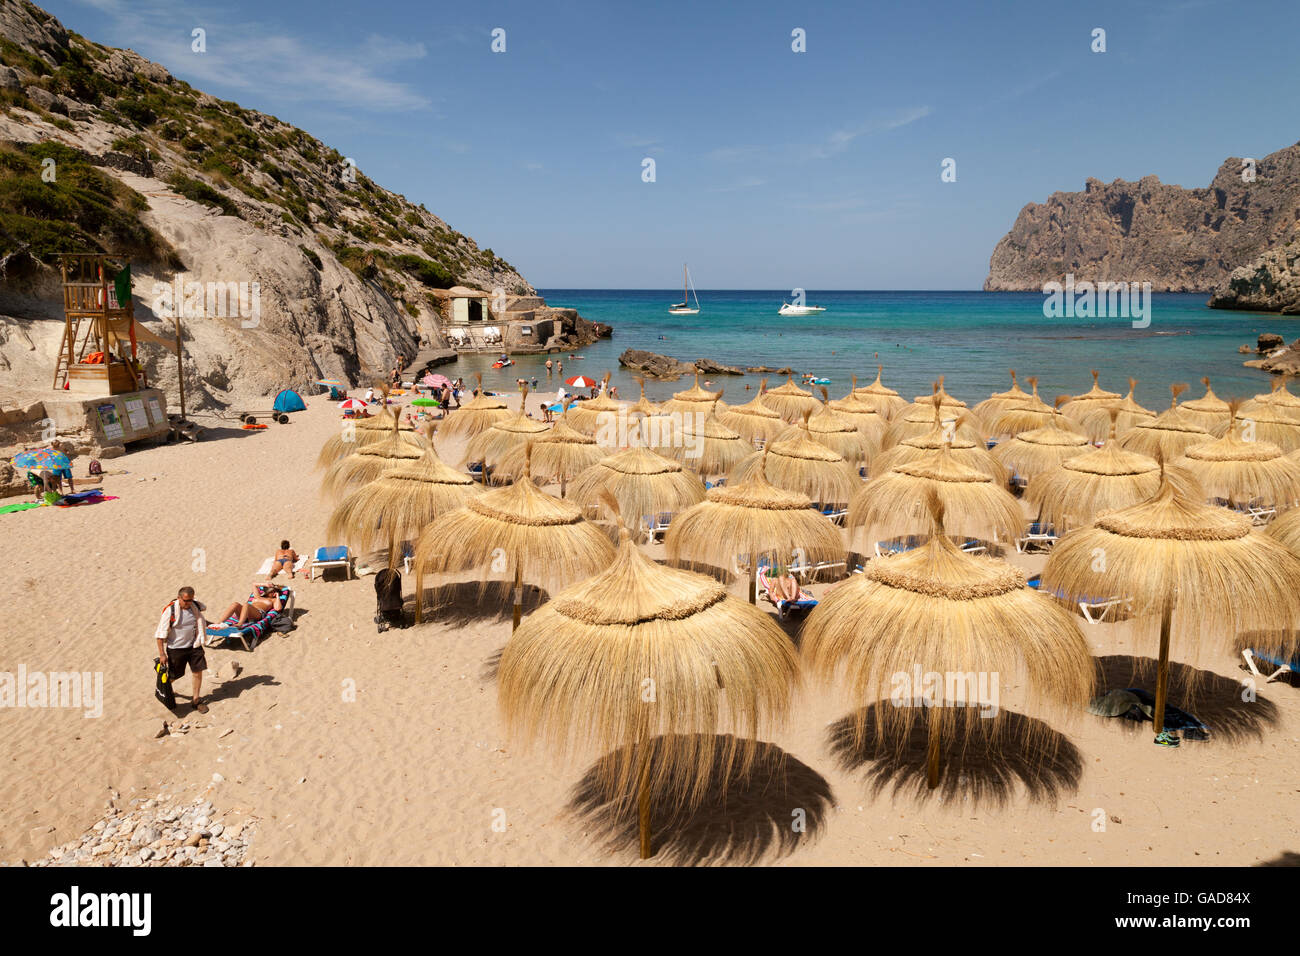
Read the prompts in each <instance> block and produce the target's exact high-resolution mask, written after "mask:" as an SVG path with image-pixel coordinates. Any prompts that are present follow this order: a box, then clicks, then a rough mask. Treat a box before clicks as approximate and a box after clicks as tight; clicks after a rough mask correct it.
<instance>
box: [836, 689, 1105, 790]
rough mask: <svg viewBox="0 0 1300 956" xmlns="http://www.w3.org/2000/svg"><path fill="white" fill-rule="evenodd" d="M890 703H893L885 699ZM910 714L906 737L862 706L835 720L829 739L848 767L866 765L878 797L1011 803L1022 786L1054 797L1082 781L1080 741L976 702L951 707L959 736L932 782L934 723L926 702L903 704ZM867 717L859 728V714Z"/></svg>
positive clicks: (941, 755) (943, 755) (854, 768)
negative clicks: (887, 731) (989, 714)
mask: <svg viewBox="0 0 1300 956" xmlns="http://www.w3.org/2000/svg"><path fill="white" fill-rule="evenodd" d="M885 706H890V705H888V704H886V705H885ZM901 710H903V711H906V712H907V713H906V714H905V715H903V716H904V718H905V719H907V718H910V720H909V722H908V724H907V725H906V727H905V730H904V731H903V734H902V737H901V739H896V740H886V739H885V735H884V734H883V733H882V732H881V728H880V726H879V722H878V720H877V716H876V713H875V710H874V709H873V708H871V707H866V708H863V709H862V710H860V711H857V712H856V713H854V714H850V715H849V716H847V717H843V718H841V719H840V720H837V721H835V722H834V723H833V724H831V726H830V730H829V732H828V734H827V741H828V745H829V747H830V750H831V753H832V755H833V756H834V757H835V759H836V761H837V762H838V763H839V765H840V766H841V767H842V768H843V769H844V770H846V771H849V772H855V771H859V770H863V769H864V768H865V770H866V779H867V783H868V785H869V788H870V791H871V794H872V796H873V797H878V796H880V795H881V794H882V793H884V792H885V790H889V791H890V792H891V795H892V796H894V797H898V796H905V797H912V798H915V799H930V798H931V797H932V796H934V797H938V799H939V800H940V801H941V802H943V803H952V802H954V801H957V800H960V799H963V798H966V797H969V798H970V799H971V802H972V806H978V805H979V804H981V803H990V804H993V805H995V806H1002V805H1005V804H1007V803H1008V802H1009V801H1010V800H1011V799H1012V797H1013V796H1014V795H1015V794H1016V791H1017V785H1019V786H1020V787H1023V788H1024V791H1025V793H1026V795H1027V796H1028V798H1029V800H1030V801H1032V802H1039V803H1047V804H1052V803H1055V802H1056V800H1057V799H1059V798H1060V797H1061V796H1062V795H1064V794H1066V793H1073V792H1074V791H1076V790H1077V789H1078V786H1079V779H1080V777H1081V776H1082V775H1083V758H1082V757H1081V756H1080V754H1079V748H1077V747H1076V746H1075V745H1074V744H1073V743H1071V742H1070V741H1069V739H1067V738H1066V737H1065V735H1064V734H1061V733H1059V732H1058V731H1055V730H1053V729H1052V728H1051V727H1050V726H1048V725H1047V724H1045V723H1044V722H1043V721H1041V720H1037V719H1035V718H1033V717H1026V716H1024V715H1023V714H1018V713H1016V712H1014V711H1010V710H1003V711H1002V714H1001V719H1000V720H998V721H997V722H996V723H994V722H993V721H990V720H988V719H986V718H983V717H981V716H980V712H979V709H978V708H975V707H969V708H959V709H956V710H955V711H954V717H955V719H956V721H957V724H956V728H955V730H954V737H953V738H951V740H950V742H948V743H947V744H946V745H945V746H944V747H943V748H942V749H941V750H940V753H939V768H940V776H939V786H938V787H936V788H935V789H934V790H931V789H929V786H928V784H927V779H926V778H927V766H928V764H927V759H926V757H927V749H926V748H927V743H928V740H929V725H928V721H927V719H926V714H927V710H926V708H924V707H904V708H901ZM859 716H860V717H861V719H862V720H863V731H862V734H861V736H860V737H859V735H858V734H857V732H856V727H855V724H856V720H857V718H858V717H859Z"/></svg>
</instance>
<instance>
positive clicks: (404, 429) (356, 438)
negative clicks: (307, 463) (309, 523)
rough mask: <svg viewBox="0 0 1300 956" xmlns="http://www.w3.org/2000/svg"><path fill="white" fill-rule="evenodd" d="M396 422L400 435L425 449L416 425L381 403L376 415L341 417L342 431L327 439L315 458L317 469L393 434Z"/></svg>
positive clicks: (414, 445) (408, 442) (408, 441)
mask: <svg viewBox="0 0 1300 956" xmlns="http://www.w3.org/2000/svg"><path fill="white" fill-rule="evenodd" d="M385 394H387V393H385ZM394 422H397V432H398V434H399V435H401V436H402V438H403V440H404V441H405V442H406V443H407V444H409V445H411V446H413V447H415V448H418V449H423V448H424V439H423V438H421V437H420V434H419V432H417V431H416V429H415V426H413V425H411V424H409V423H406V422H403V421H401V420H400V418H399V417H398V415H397V414H396V413H395V412H391V411H389V410H388V407H387V406H380V410H379V413H378V414H377V415H375V416H374V417H373V418H344V419H341V420H340V421H339V433H338V434H337V435H334V436H332V437H331V438H329V439H327V440H326V442H325V444H324V445H322V446H321V450H320V454H319V455H318V456H317V457H316V468H317V469H320V468H328V467H329V466H330V465H332V464H334V463H335V462H336V461H338V460H339V459H341V458H345V457H347V456H348V455H350V454H352V453H353V452H354V451H356V450H357V449H358V448H361V447H363V446H365V445H370V444H373V443H375V442H380V441H384V440H385V439H387V438H389V437H391V436H392V432H393V423H394Z"/></svg>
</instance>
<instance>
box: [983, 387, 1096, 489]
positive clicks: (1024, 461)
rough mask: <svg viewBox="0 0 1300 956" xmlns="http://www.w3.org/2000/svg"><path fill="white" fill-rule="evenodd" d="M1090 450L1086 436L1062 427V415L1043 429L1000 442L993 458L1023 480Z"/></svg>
mask: <svg viewBox="0 0 1300 956" xmlns="http://www.w3.org/2000/svg"><path fill="white" fill-rule="evenodd" d="M1067 398H1068V396H1065V395H1062V396H1061V397H1060V398H1058V399H1057V400H1056V407H1057V408H1058V409H1059V408H1060V407H1061V406H1062V405H1064V404H1065V402H1066V400H1067ZM1089 447H1091V442H1089V441H1088V439H1087V437H1086V436H1084V435H1080V434H1078V433H1077V432H1073V431H1066V430H1065V429H1064V428H1062V427H1061V415H1060V414H1059V412H1058V413H1057V414H1054V415H1053V416H1052V418H1051V420H1050V421H1049V422H1048V423H1047V424H1046V425H1044V426H1043V427H1041V428H1034V429H1031V430H1030V431H1027V432H1021V433H1020V434H1019V435H1016V436H1015V437H1014V438H1009V439H1007V440H1006V441H1004V442H999V443H998V445H997V446H996V447H995V448H994V449H993V457H994V458H996V459H997V460H998V461H1000V462H1002V464H1004V465H1006V466H1007V467H1008V468H1010V469H1011V470H1012V471H1013V472H1014V473H1015V474H1017V475H1019V476H1020V477H1021V478H1025V479H1030V478H1033V477H1034V476H1035V475H1041V474H1042V473H1044V472H1047V471H1051V470H1052V469H1053V468H1055V467H1057V466H1058V465H1060V464H1061V463H1062V462H1064V461H1067V460H1068V459H1070V458H1074V457H1076V456H1078V455H1080V454H1082V453H1083V452H1085V451H1087V450H1088V449H1089Z"/></svg>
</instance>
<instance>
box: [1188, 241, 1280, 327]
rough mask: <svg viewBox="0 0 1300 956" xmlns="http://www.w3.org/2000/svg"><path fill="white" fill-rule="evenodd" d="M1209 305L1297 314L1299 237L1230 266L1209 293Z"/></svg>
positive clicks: (1217, 307) (1219, 307) (1220, 307)
mask: <svg viewBox="0 0 1300 956" xmlns="http://www.w3.org/2000/svg"><path fill="white" fill-rule="evenodd" d="M1210 307H1211V308H1215V309H1248V310H1250V311H1253V312H1281V313H1283V314H1286V315H1300V238H1298V239H1294V240H1292V241H1291V242H1289V243H1287V244H1286V245H1281V246H1275V247H1274V248H1272V249H1270V250H1268V252H1266V253H1264V254H1263V255H1262V256H1260V257H1259V258H1257V259H1255V260H1253V261H1252V262H1249V263H1247V264H1246V265H1244V266H1238V267H1237V268H1236V269H1233V270H1232V274H1231V275H1229V276H1228V278H1227V279H1226V280H1225V281H1224V282H1223V283H1221V284H1220V285H1219V287H1218V288H1216V289H1215V290H1214V294H1213V295H1212V296H1210Z"/></svg>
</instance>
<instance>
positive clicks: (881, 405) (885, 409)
mask: <svg viewBox="0 0 1300 956" xmlns="http://www.w3.org/2000/svg"><path fill="white" fill-rule="evenodd" d="M884 369H885V367H884V366H883V365H877V366H876V380H875V381H874V382H872V383H871V384H870V385H864V386H862V388H854V389H853V391H854V392H855V393H856V394H858V395H860V396H862V398H863V399H864V400H865V401H867V402H869V403H870V404H871V406H872V407H873V408H875V410H876V412H877V413H878V414H879V415H880V416H881V417H882V418H884V419H885V420H886V421H889V420H890V419H891V418H893V417H894V415H895V414H897V413H898V412H899V411H900V410H901V409H903V408H906V407H907V401H906V400H905V399H903V397H902V396H901V395H899V394H898V393H897V392H896V391H894V390H893V389H892V388H888V387H887V386H885V385H884V384H882V383H881V381H880V377H881V375H883V374H884Z"/></svg>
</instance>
